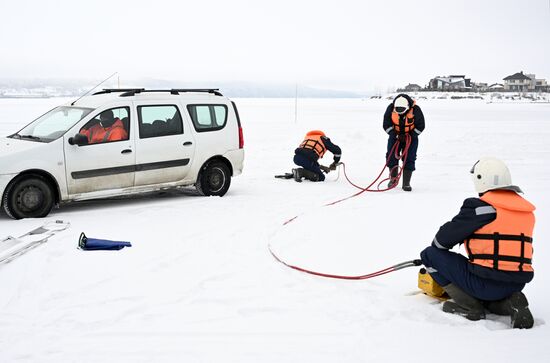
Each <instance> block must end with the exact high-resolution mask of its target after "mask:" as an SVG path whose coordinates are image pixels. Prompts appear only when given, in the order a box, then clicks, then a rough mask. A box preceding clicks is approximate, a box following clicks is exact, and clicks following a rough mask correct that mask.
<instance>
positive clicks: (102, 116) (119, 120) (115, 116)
mask: <svg viewBox="0 0 550 363" xmlns="http://www.w3.org/2000/svg"><path fill="white" fill-rule="evenodd" d="M79 133H81V134H83V135H85V136H86V137H87V138H88V144H102V143H105V142H113V141H123V140H128V136H129V134H130V109H129V108H128V107H117V108H111V109H108V110H105V111H103V112H101V113H99V114H98V115H96V116H95V117H94V118H92V119H91V120H90V121H88V122H87V123H86V125H84V126H83V127H82V128H81V129H80V131H79Z"/></svg>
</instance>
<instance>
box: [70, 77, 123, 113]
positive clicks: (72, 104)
mask: <svg viewBox="0 0 550 363" xmlns="http://www.w3.org/2000/svg"><path fill="white" fill-rule="evenodd" d="M115 74H118V72H115V73H113V74H111V75H110V76H109V77H107V78H105V79H104V80H103V81H101V82H99V83H98V84H97V85H96V86H94V87H93V88H92V89H90V90H89V91H88V92H86V93H84V94H83V95H82V96H80V97H78V98H77V99H76V100H74V101H73V102H72V103H71V106H74V104H75V103H76V102H77V101H78V100H79V99H81V98H82V97H84V96H86V95H87V94H88V93H90V92H92V91H93V90H94V89H96V88H97V87H99V86H101V85H102V84H103V83H105V82H107V81H108V80H109V79H111V78H112V77H113V76H114V75H115Z"/></svg>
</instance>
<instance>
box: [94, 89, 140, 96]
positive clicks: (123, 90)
mask: <svg viewBox="0 0 550 363" xmlns="http://www.w3.org/2000/svg"><path fill="white" fill-rule="evenodd" d="M131 91H134V92H140V91H145V88H104V89H103V90H102V91H99V92H96V93H94V94H93V95H92V96H95V95H102V94H105V93H114V92H131Z"/></svg>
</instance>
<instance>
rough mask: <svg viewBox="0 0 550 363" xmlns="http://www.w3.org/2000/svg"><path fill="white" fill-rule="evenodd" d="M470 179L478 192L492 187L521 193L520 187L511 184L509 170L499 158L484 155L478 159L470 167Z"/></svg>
mask: <svg viewBox="0 0 550 363" xmlns="http://www.w3.org/2000/svg"><path fill="white" fill-rule="evenodd" d="M470 173H471V174H472V180H473V181H474V186H475V188H476V191H477V192H478V193H479V194H482V193H485V192H486V191H488V190H493V189H508V190H513V191H515V192H517V193H523V192H522V191H521V189H520V188H519V187H518V186H516V185H512V176H511V175H510V170H508V167H507V166H506V164H504V162H502V161H501V160H499V159H496V158H491V157H486V158H481V159H479V160H478V161H477V162H476V163H475V164H474V166H472V169H471V170H470Z"/></svg>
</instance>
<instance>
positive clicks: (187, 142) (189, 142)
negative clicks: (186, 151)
mask: <svg viewBox="0 0 550 363" xmlns="http://www.w3.org/2000/svg"><path fill="white" fill-rule="evenodd" d="M191 145H193V143H192V142H191V141H186V142H184V143H183V146H191Z"/></svg>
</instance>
